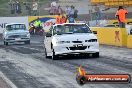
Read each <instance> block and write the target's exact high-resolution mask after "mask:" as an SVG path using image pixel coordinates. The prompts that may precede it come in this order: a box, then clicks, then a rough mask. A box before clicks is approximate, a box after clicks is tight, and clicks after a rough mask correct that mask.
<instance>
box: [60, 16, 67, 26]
mask: <svg viewBox="0 0 132 88" xmlns="http://www.w3.org/2000/svg"><path fill="white" fill-rule="evenodd" d="M66 20H67V18H66V17H65V16H62V18H61V24H63V23H66Z"/></svg>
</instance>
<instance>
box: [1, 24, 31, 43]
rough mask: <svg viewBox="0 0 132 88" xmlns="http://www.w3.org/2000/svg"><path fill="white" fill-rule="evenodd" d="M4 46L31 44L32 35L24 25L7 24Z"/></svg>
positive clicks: (4, 32) (4, 33)
mask: <svg viewBox="0 0 132 88" xmlns="http://www.w3.org/2000/svg"><path fill="white" fill-rule="evenodd" d="M3 39H4V45H8V44H9V43H14V42H24V43H25V44H30V33H29V31H28V30H27V28H26V25H25V24H23V23H11V24H6V27H5V29H4V31H3Z"/></svg>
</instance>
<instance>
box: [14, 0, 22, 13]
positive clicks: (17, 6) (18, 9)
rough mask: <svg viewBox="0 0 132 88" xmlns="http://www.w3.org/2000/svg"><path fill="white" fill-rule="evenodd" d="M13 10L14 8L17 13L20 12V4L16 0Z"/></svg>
mask: <svg viewBox="0 0 132 88" xmlns="http://www.w3.org/2000/svg"><path fill="white" fill-rule="evenodd" d="M15 10H16V13H17V14H20V13H21V5H20V2H19V1H18V0H16V2H15Z"/></svg>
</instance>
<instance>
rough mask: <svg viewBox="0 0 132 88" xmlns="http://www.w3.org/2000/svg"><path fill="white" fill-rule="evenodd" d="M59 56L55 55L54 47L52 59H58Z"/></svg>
mask: <svg viewBox="0 0 132 88" xmlns="http://www.w3.org/2000/svg"><path fill="white" fill-rule="evenodd" d="M58 58H59V57H58V55H55V51H54V49H52V60H56V59H58Z"/></svg>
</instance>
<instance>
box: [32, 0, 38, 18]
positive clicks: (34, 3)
mask: <svg viewBox="0 0 132 88" xmlns="http://www.w3.org/2000/svg"><path fill="white" fill-rule="evenodd" d="M32 10H33V15H34V16H36V15H38V3H37V2H36V1H35V0H33V4H32Z"/></svg>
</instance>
